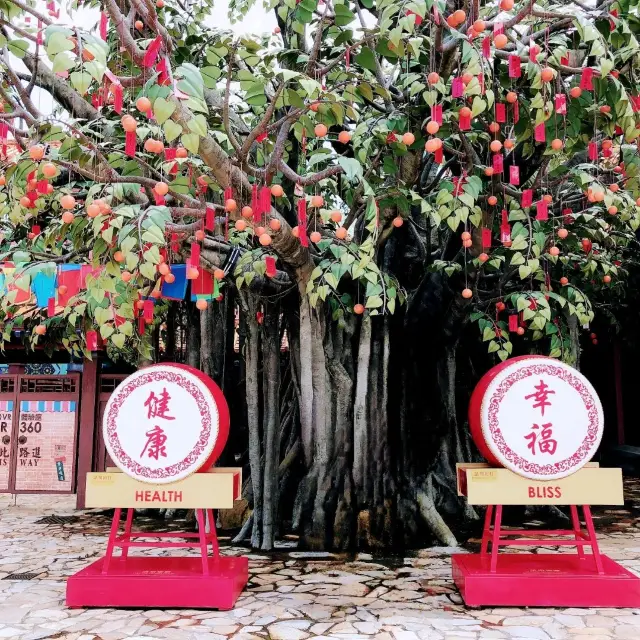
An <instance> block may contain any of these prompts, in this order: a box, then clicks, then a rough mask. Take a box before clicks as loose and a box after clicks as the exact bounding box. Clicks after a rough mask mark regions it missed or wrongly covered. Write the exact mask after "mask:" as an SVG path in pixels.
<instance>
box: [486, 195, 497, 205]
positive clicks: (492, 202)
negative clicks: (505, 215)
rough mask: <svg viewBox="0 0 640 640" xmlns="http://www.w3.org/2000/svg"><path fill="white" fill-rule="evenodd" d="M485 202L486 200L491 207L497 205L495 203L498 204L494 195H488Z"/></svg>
mask: <svg viewBox="0 0 640 640" xmlns="http://www.w3.org/2000/svg"><path fill="white" fill-rule="evenodd" d="M487 202H488V203H489V204H490V205H491V206H492V207H494V206H495V205H497V204H498V198H496V197H495V196H489V197H488V198H487Z"/></svg>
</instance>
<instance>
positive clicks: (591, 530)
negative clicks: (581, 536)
mask: <svg viewBox="0 0 640 640" xmlns="http://www.w3.org/2000/svg"><path fill="white" fill-rule="evenodd" d="M582 511H583V512H584V523H585V525H586V527H587V533H588V534H589V542H591V551H592V552H593V559H594V560H595V561H596V568H597V569H598V573H600V574H602V573H604V568H603V567H602V556H601V555H600V547H598V539H597V538H596V528H595V527H594V526H593V518H592V517H591V507H589V506H587V505H583V506H582Z"/></svg>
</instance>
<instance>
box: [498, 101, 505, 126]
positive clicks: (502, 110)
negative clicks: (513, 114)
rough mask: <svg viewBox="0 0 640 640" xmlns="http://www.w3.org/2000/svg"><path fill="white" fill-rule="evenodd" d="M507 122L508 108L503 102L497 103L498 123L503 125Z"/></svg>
mask: <svg viewBox="0 0 640 640" xmlns="http://www.w3.org/2000/svg"><path fill="white" fill-rule="evenodd" d="M506 121H507V106H506V105H505V104H504V103H502V102H496V122H499V123H500V124H502V123H503V122H506Z"/></svg>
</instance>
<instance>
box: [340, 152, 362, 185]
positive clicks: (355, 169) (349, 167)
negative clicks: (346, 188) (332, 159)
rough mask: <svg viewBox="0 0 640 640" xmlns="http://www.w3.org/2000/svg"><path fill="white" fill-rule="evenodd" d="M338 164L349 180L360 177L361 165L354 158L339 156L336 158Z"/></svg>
mask: <svg viewBox="0 0 640 640" xmlns="http://www.w3.org/2000/svg"><path fill="white" fill-rule="evenodd" d="M338 164H339V165H340V166H341V167H342V169H343V170H344V173H345V175H346V176H347V178H349V180H358V179H361V178H362V176H363V173H362V165H361V164H360V163H359V162H358V161H357V160H356V159H355V158H346V157H344V156H340V157H339V158H338Z"/></svg>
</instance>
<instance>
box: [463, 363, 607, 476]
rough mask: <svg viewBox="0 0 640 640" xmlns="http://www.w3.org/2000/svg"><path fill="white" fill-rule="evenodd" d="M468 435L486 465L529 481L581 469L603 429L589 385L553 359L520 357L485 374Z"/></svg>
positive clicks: (473, 401) (471, 407) (597, 401)
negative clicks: (504, 469)
mask: <svg viewBox="0 0 640 640" xmlns="http://www.w3.org/2000/svg"><path fill="white" fill-rule="evenodd" d="M469 424H470V427H471V434H472V436H473V440H474V442H475V443H476V446H477V447H478V449H479V450H480V453H482V455H483V456H484V457H485V459H486V460H487V462H489V463H490V464H493V465H495V466H504V467H506V468H507V469H511V471H513V472H515V473H517V474H518V475H521V476H524V477H526V478H530V479H533V480H553V479H556V478H563V477H565V476H568V475H570V474H572V473H574V472H576V471H578V470H579V469H580V468H581V467H583V466H584V465H585V464H586V463H587V462H589V460H591V458H592V457H593V455H594V454H595V452H596V450H597V449H598V446H599V445H600V440H601V439H602V431H603V428H604V416H603V412H602V405H601V404H600V399H599V398H598V396H597V394H596V392H595V390H594V388H593V387H592V386H591V383H590V382H589V381H588V380H587V379H586V378H585V377H584V376H583V375H582V374H581V373H580V372H579V371H577V370H576V369H574V368H573V367H570V366H569V365H567V364H564V363H563V362H560V361H558V360H555V359H554V358H547V357H544V356H521V357H518V358H512V359H510V360H507V361H506V362H503V363H501V364H499V365H497V366H495V367H493V368H492V369H491V370H490V371H488V372H487V373H486V374H485V375H484V376H483V377H482V378H481V380H480V382H479V383H478V385H477V387H476V388H475V390H474V392H473V394H472V396H471V401H470V404H469Z"/></svg>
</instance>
